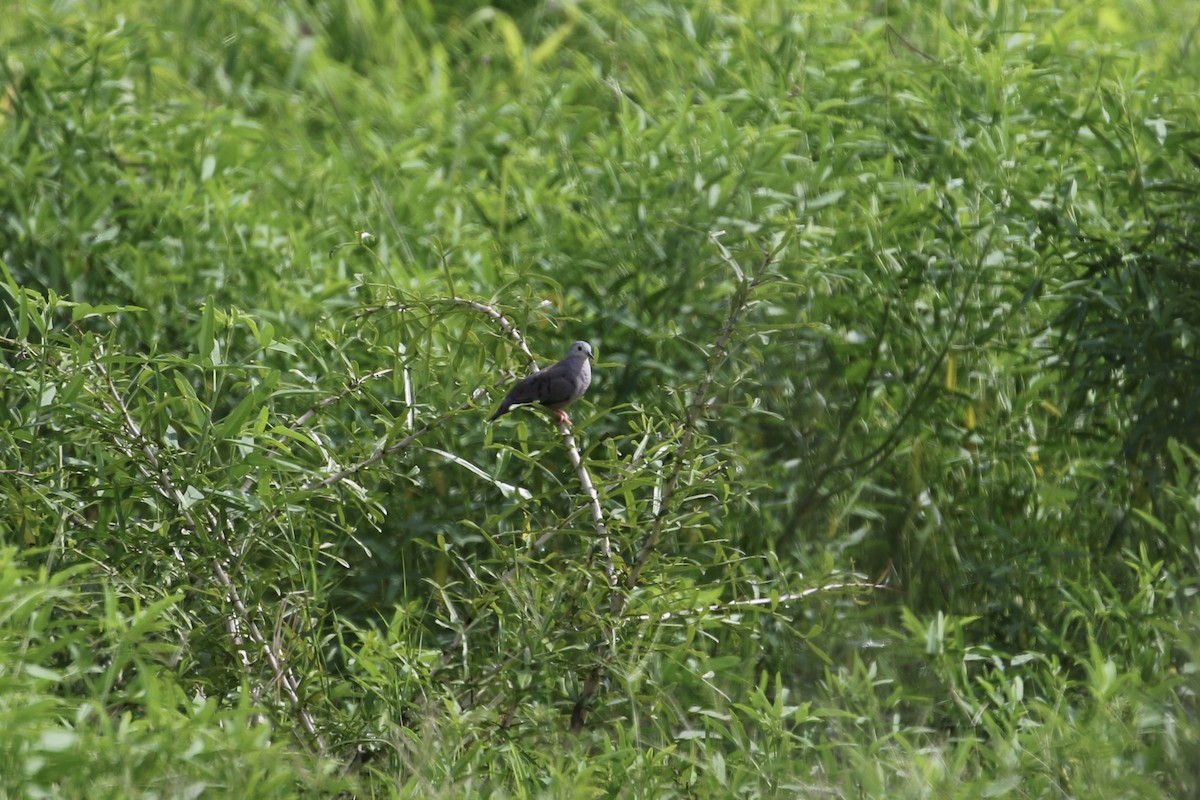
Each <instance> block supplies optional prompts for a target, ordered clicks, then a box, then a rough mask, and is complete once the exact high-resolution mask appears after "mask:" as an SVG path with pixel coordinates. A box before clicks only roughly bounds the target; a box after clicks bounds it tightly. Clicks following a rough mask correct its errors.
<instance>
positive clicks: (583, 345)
mask: <svg viewBox="0 0 1200 800" xmlns="http://www.w3.org/2000/svg"><path fill="white" fill-rule="evenodd" d="M567 358H586V359H587V360H588V361H591V360H592V346H591V345H590V344H588V343H587V342H575V343H574V344H573V345H571V349H570V351H569V352H568V353H567Z"/></svg>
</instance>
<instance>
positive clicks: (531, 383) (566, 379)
mask: <svg viewBox="0 0 1200 800" xmlns="http://www.w3.org/2000/svg"><path fill="white" fill-rule="evenodd" d="M591 382H592V346H591V345H590V344H588V343H587V342H575V343H574V344H572V345H571V349H570V350H568V351H567V357H566V358H564V359H563V360H562V361H560V362H558V363H557V364H554V365H553V366H549V367H546V368H545V369H542V370H538V371H537V372H535V373H533V374H532V375H529V376H527V377H525V378H522V379H521V380H520V381H518V382H517V385H516V386H514V387H512V389H510V390H509V392H508V394H507V395H505V397H504V401H503V402H501V403H500V407H499V408H498V409H496V413H495V414H492V415H491V416H490V417H488V422H492V421H493V420H495V419H497V418H499V417H500V416H501V415H503V414H507V413H508V412H509V410H510V409H511V408H512V407H513V406H519V405H525V404H526V403H541V404H542V405H544V406H545V407H546V408H549V409H550V410H552V411H554V412H555V413H556V414H558V419H559V421H560V422H562V423H564V424H566V425H570V424H571V418H570V417H568V416H567V412H566V411H565V410H564V409H566V407H567V406H569V405H571V403H574V402H575V401H576V400H578V399H579V398H581V397H583V393H584V392H586V391H587V388H588V386H589V385H590V384H591Z"/></svg>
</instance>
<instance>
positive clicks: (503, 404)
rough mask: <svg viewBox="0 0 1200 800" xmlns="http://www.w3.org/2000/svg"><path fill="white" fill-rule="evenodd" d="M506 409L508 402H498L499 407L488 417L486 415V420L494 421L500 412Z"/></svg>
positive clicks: (502, 412)
mask: <svg viewBox="0 0 1200 800" xmlns="http://www.w3.org/2000/svg"><path fill="white" fill-rule="evenodd" d="M506 411H508V403H501V404H500V407H499V408H497V409H496V413H495V414H492V415H491V416H490V417H488V418H487V421H488V422H495V421H496V420H497V419H499V418H500V416H501V415H502V414H504V412H506Z"/></svg>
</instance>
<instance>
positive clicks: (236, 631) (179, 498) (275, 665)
mask: <svg viewBox="0 0 1200 800" xmlns="http://www.w3.org/2000/svg"><path fill="white" fill-rule="evenodd" d="M101 356H103V352H101ZM93 364H94V366H95V367H96V369H97V370H99V372H100V375H101V376H102V377H103V378H104V381H105V383H106V384H107V386H108V390H109V394H110V396H111V397H112V399H113V402H114V403H116V405H117V408H118V409H119V411H120V414H121V417H122V419H123V421H124V425H125V436H126V438H127V439H128V440H129V442H130V443H131V444H132V445H133V446H135V447H137V446H138V445H139V444H140V447H139V450H140V452H141V453H142V455H143V456H144V457H145V460H144V461H143V460H140V459H134V461H135V463H136V464H137V468H138V471H140V472H141V473H142V475H143V476H144V477H145V478H146V479H147V480H149V481H150V482H151V483H152V484H153V485H154V486H155V487H156V488H157V490H158V492H159V494H161V495H162V496H163V497H164V498H166V499H167V500H168V501H169V502H170V503H171V504H172V505H173V506H174V507H175V509H176V511H177V513H178V514H179V515H180V518H182V519H183V521H184V523H185V524H186V525H187V527H188V528H189V529H191V530H193V531H197V532H199V531H200V530H204V529H205V528H202V527H201V525H200V521H199V520H197V518H196V516H195V514H193V513H192V509H191V507H189V505H188V504H187V502H186V499H185V498H184V496H183V494H182V492H180V491H179V488H178V487H177V486H176V485H175V482H174V481H173V480H172V479H171V476H170V474H169V473H168V472H167V470H166V469H165V468H164V467H163V465H162V463H161V462H160V461H159V459H158V454H157V453H156V451H155V449H154V447H153V446H152V445H151V444H150V442H149V441H148V440H147V439H146V437H145V435H144V434H143V432H142V429H141V427H140V426H139V425H138V424H137V421H136V420H134V418H133V414H132V413H130V411H129V407H128V406H127V405H126V404H125V401H124V400H122V398H121V394H120V392H119V391H118V390H117V386H116V382H115V381H114V380H113V378H112V374H111V373H110V372H109V371H108V370H107V369H105V367H104V362H103V358H102V357H101V358H98V359H96V360H95V361H94V362H93ZM109 411H110V412H111V411H112V409H111V408H110V409H109ZM117 446H118V447H121V448H122V449H123V450H124V449H125V448H124V447H123V446H122V444H121V443H120V442H119V441H117ZM126 452H127V453H129V451H126ZM147 463H149V466H150V468H147V466H146V464H147ZM205 516H206V518H205V520H204V521H205V522H206V523H207V530H210V531H211V532H212V533H213V534H214V535H215V536H216V537H217V539H218V540H219V541H220V543H221V545H222V546H223V547H224V548H225V550H226V555H227V557H228V558H229V562H230V563H236V561H237V553H236V551H235V550H234V548H233V547H232V546H231V545H230V543H229V540H228V539H227V538H226V536H225V533H224V531H223V530H222V526H221V522H220V521H219V520H218V519H217V518H216V516H215V515H214V514H212V512H211V510H210V511H209V512H207V513H206V515H205ZM175 554H176V558H179V559H181V560H182V559H183V554H182V553H181V552H180V551H179V549H178V548H175ZM210 568H211V569H212V571H213V574H214V575H215V576H216V578H217V583H219V584H220V585H221V586H222V587H223V588H224V590H225V592H226V596H227V598H228V600H229V603H230V605H231V606H233V610H234V613H233V614H230V615H228V616H226V618H225V623H226V627H227V629H228V630H229V633H230V636H231V637H232V639H233V644H234V649H235V651H236V652H237V655H238V659H239V660H240V661H241V662H242V666H243V668H244V669H245V670H246V671H247V677H249V673H250V672H251V671H252V670H253V668H254V659H253V658H252V657H251V655H250V652H249V651H248V650H247V649H246V647H245V638H244V637H245V635H247V634H248V635H249V638H250V639H251V641H253V642H254V644H255V645H256V646H257V648H258V649H259V651H260V652H262V654H263V655H264V656H266V659H267V662H268V664H269V665H270V667H271V670H272V672H274V674H275V677H276V680H277V681H278V683H279V685H281V686H282V687H283V689H284V692H285V693H286V694H287V697H288V700H289V701H290V702H291V704H292V707H293V708H294V709H295V711H296V714H297V715H298V717H299V719H300V724H301V725H302V726H303V727H304V729H305V730H306V731H307V732H308V734H309V735H310V736H312V737H313V740H314V741H315V742H316V744H317V748H318V749H319V750H320V752H322V753H324V752H326V751H327V750H328V745H327V744H326V742H325V737H324V736H322V735H321V733H320V732H319V731H318V730H317V726H316V722H315V721H314V720H313V717H312V714H311V713H309V711H308V709H306V708H304V707H303V705H302V704H301V702H300V694H299V687H300V679H299V677H297V675H296V674H295V672H293V670H292V668H291V667H290V666H289V665H288V664H286V662H285V661H284V658H283V656H282V655H281V654H280V653H277V652H276V651H275V648H274V647H273V646H272V645H271V643H270V642H269V641H268V640H267V638H266V637H265V636H264V635H263V633H262V627H261V626H260V625H259V624H258V621H257V619H256V616H257V617H261V618H264V619H265V613H264V611H263V608H262V606H261V605H256V606H255V607H254V610H253V613H252V612H251V610H250V608H249V607H248V606H247V605H246V603H245V602H244V601H243V600H242V597H241V593H240V592H239V591H238V588H237V586H236V584H235V583H234V581H233V579H232V578H231V577H230V576H229V573H228V572H227V571H226V569H225V565H224V564H223V563H222V560H221V559H220V558H213V559H212V560H211V562H210ZM255 695H256V696H257V692H255Z"/></svg>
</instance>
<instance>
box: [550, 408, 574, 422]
mask: <svg viewBox="0 0 1200 800" xmlns="http://www.w3.org/2000/svg"><path fill="white" fill-rule="evenodd" d="M554 413H556V414H558V421H559V422H561V423H562V424H564V425H570V424H571V418H570V417H568V416H567V412H565V411H563V410H562V409H561V408H560V409H557V410H556V411H555V412H554Z"/></svg>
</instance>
